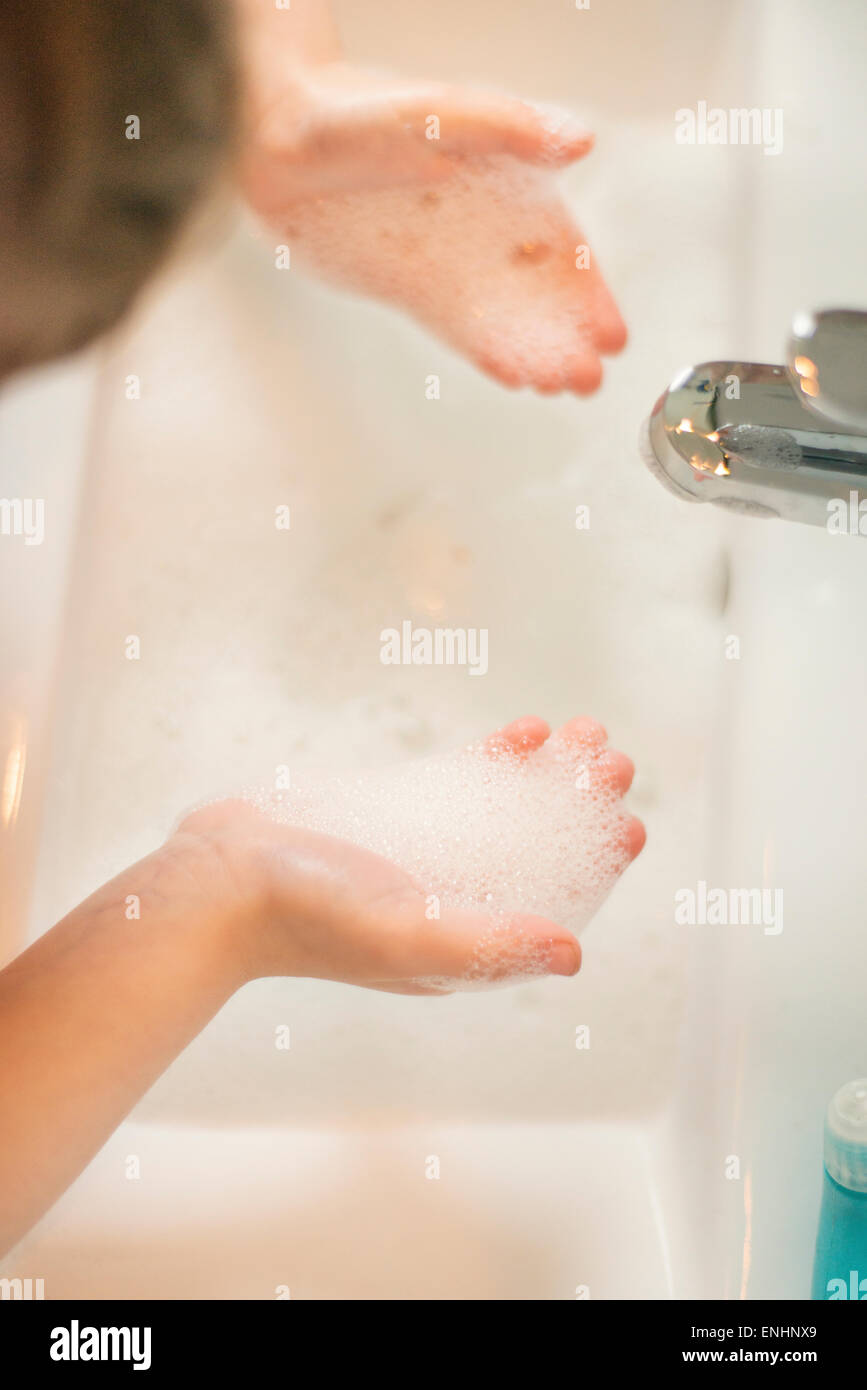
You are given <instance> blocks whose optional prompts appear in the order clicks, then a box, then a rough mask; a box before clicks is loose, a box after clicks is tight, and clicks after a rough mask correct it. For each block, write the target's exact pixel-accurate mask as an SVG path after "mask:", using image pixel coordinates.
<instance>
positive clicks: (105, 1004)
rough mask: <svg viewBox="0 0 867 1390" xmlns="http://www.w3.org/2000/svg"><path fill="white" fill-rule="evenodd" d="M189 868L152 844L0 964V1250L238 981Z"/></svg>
mask: <svg viewBox="0 0 867 1390" xmlns="http://www.w3.org/2000/svg"><path fill="white" fill-rule="evenodd" d="M200 868H201V871H202V872H205V873H206V872H208V867H207V866H206V865H204V864H202V865H201V866H200V865H198V864H197V863H195V862H184V863H181V862H180V860H179V857H178V856H177V854H176V853H175V852H174V850H173V849H172V848H171V847H169V846H166V847H164V848H163V849H161V850H158V851H157V852H156V853H155V854H152V855H150V856H148V858H147V859H144V860H142V861H141V862H140V863H139V864H136V865H134V866H133V867H132V868H131V869H128V870H126V871H125V872H124V873H123V874H121V875H120V876H119V877H118V878H116V879H114V880H113V881H112V882H111V883H109V884H106V885H105V887H103V888H101V889H99V891H98V892H97V893H95V894H93V896H92V897H90V898H88V899H87V901H86V902H84V903H82V904H81V906H80V907H77V908H76V909H75V910H74V911H73V912H71V913H70V914H69V916H68V917H65V918H64V919H63V921H62V922H60V923H58V925H57V926H56V927H54V928H53V930H51V931H49V932H48V933H46V935H45V936H43V937H41V938H40V940H38V941H37V942H36V943H35V944H34V945H33V946H31V947H30V949H29V950H27V951H25V952H24V953H23V954H22V955H21V956H19V957H18V958H17V959H16V960H14V961H13V962H12V963H11V964H10V965H8V966H7V967H6V969H5V970H3V971H2V973H0V1251H4V1250H6V1249H8V1248H9V1247H10V1246H11V1245H13V1244H14V1243H15V1242H16V1241H17V1240H18V1239H20V1237H21V1236H22V1235H23V1234H24V1233H25V1232H26V1231H27V1229H28V1228H29V1227H30V1226H31V1225H32V1224H33V1222H34V1221H36V1220H37V1219H38V1218H39V1217H40V1216H41V1215H42V1213H43V1212H44V1211H45V1210H46V1209H47V1208H48V1207H49V1206H50V1205H51V1203H52V1202H54V1201H55V1199H56V1198H57V1197H58V1196H59V1195H60V1194H61V1192H63V1190H64V1189H65V1188H66V1187H67V1186H68V1184H69V1183H70V1182H71V1181H72V1180H73V1179H74V1178H75V1177H76V1176H77V1174H78V1173H79V1172H80V1171H81V1170H82V1169H83V1168H84V1166H85V1165H86V1164H87V1163H88V1161H89V1160H90V1158H91V1157H92V1156H93V1155H94V1154H95V1153H96V1151H97V1150H98V1149H99V1148H100V1147H101V1145H102V1144H103V1143H104V1142H105V1140H106V1139H107V1138H108V1136H109V1135H110V1134H111V1132H112V1131H113V1130H114V1129H115V1128H116V1126H117V1125H118V1124H119V1123H120V1121H121V1120H122V1119H123V1118H124V1116H125V1115H126V1114H127V1112H128V1111H129V1110H130V1109H131V1108H132V1106H133V1105H134V1104H135V1103H136V1101H137V1100H138V1099H139V1098H140V1097H141V1096H142V1095H143V1094H144V1092H145V1091H146V1090H147V1089H148V1087H149V1086H150V1085H151V1084H152V1082H153V1081H154V1080H155V1079H156V1077H158V1076H159V1075H160V1073H161V1072H162V1071H164V1070H165V1068H166V1067H167V1066H168V1064H169V1063H170V1062H171V1061H172V1060H173V1058H174V1057H176V1056H177V1055H178V1053H179V1052H180V1051H181V1050H182V1049H183V1048H184V1047H185V1046H186V1044H187V1043H188V1042H189V1041H190V1040H191V1039H192V1038H193V1037H194V1036H195V1035H196V1034H197V1033H198V1032H199V1031H200V1030H201V1029H202V1028H203V1027H204V1025H205V1024H206V1023H207V1022H208V1020H209V1019H210V1018H211V1017H212V1016H213V1014H215V1013H216V1012H217V1010H218V1009H219V1008H220V1006H221V1005H222V1004H223V1003H224V1002H225V1000H226V999H227V998H228V997H229V995H231V994H232V993H233V991H234V990H235V989H236V988H237V987H238V985H239V984H241V983H242V977H241V974H240V972H239V970H238V967H237V963H236V960H235V956H234V954H233V951H232V949H231V947H230V945H229V935H230V927H231V923H230V922H229V920H228V917H229V914H228V910H227V913H226V920H223V914H222V913H221V911H220V909H219V907H218V906H212V907H210V908H209V909H206V910H203V909H202V907H201V905H200V903H199V895H198V893H197V891H196V885H195V882H194V879H195V876H196V874H197V873H198V871H199V869H200ZM188 879H189V880H190V881H189V883H188V882H187V880H188ZM228 901H229V898H228V896H227V902H228ZM137 912H138V913H139V914H140V915H138V916H136V913H137Z"/></svg>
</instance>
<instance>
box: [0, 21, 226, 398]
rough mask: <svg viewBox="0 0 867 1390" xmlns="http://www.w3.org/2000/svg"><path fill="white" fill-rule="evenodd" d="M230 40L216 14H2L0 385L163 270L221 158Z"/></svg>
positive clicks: (94, 323)
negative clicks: (158, 269) (165, 258)
mask: <svg viewBox="0 0 867 1390" xmlns="http://www.w3.org/2000/svg"><path fill="white" fill-rule="evenodd" d="M232 38H233V35H232V32H231V24H230V15H229V12H228V7H227V5H226V4H223V3H220V0H2V5H0V375H5V374H7V373H8V372H10V371H12V370H15V369H16V368H17V367H20V366H25V365H29V364H30V363H35V362H39V361H45V360H46V359H48V358H52V357H55V356H58V355H59V354H61V353H64V352H68V351H70V350H72V349H74V348H77V347H81V346H83V345H84V344H85V343H86V342H88V341H89V340H90V339H91V338H93V337H95V336H96V335H97V334H98V333H100V332H102V331H103V330H105V329H107V328H109V327H111V326H112V325H113V324H115V323H116V322H117V321H118V319H119V318H120V317H121V315H122V314H123V313H124V311H125V309H126V308H127V307H128V306H129V304H130V303H131V301H132V300H133V298H134V297H135V294H136V292H137V291H138V289H139V288H140V287H141V285H142V284H143V283H144V282H145V280H147V278H148V277H149V275H150V274H151V272H152V271H153V269H154V268H155V266H156V265H157V263H158V262H159V260H160V259H161V257H162V256H163V255H164V254H165V252H166V250H167V248H168V246H169V244H170V242H171V241H172V238H173V236H174V234H175V232H176V231H177V229H178V228H179V226H180V224H181V223H182V221H183V220H184V218H185V216H186V214H187V213H188V212H189V210H190V209H191V208H192V206H193V205H194V204H195V203H196V201H197V200H198V199H199V197H200V195H201V194H202V193H203V192H204V190H205V188H206V187H207V186H208V185H209V184H210V183H211V182H212V180H213V179H214V177H215V175H216V173H217V171H218V169H219V166H220V163H221V160H223V159H224V157H225V155H226V153H227V150H228V148H229V147H230V142H231V135H232V132H233V130H234V127H235V118H236V107H237V81H236V72H235V63H234V44H233V42H232ZM131 118H133V119H131ZM136 121H137V123H138V129H136ZM136 135H137V137H138V138H135V136H136Z"/></svg>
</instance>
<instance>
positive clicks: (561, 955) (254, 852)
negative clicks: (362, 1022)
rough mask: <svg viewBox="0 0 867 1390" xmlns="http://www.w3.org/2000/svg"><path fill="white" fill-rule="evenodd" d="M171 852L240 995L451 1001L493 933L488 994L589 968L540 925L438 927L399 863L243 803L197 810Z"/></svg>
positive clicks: (467, 922)
mask: <svg viewBox="0 0 867 1390" xmlns="http://www.w3.org/2000/svg"><path fill="white" fill-rule="evenodd" d="M164 853H167V854H168V855H169V856H172V857H173V856H177V859H176V867H177V868H178V869H179V870H181V872H182V873H183V875H184V878H185V879H186V881H187V883H188V884H189V885H192V884H195V886H196V892H197V896H198V903H197V906H196V909H195V910H196V912H197V913H198V914H199V915H202V916H203V917H209V918H210V920H211V921H212V922H215V923H219V924H220V926H219V937H220V941H221V943H222V950H223V952H224V955H225V959H226V964H227V969H228V973H229V978H230V979H233V980H234V984H235V986H236V987H237V986H238V985H240V984H242V983H243V982H244V981H245V980H251V979H256V978H257V977H259V976H263V975H298V976H306V977H308V978H314V979H317V978H318V979H326V980H339V981H342V982H344V983H346V984H353V985H363V986H365V987H366V988H368V989H381V990H388V991H390V992H392V993H397V994H442V993H444V992H448V990H449V989H450V988H454V987H459V986H460V984H461V983H464V982H466V984H468V985H471V984H472V982H473V979H474V972H476V971H477V970H478V969H479V954H480V950H482V951H483V950H484V947H485V944H486V943H488V942H490V941H491V940H492V928H493V929H494V930H495V931H496V933H497V935H496V943H497V948H498V949H497V952H496V956H497V959H496V964H495V965H494V968H493V969H492V970H490V971H485V973H484V976H483V978H482V977H476V978H477V980H478V983H479V985H482V984H486V985H491V984H497V983H508V982H509V979H510V975H512V973H513V969H514V973H515V975H516V976H517V977H518V978H520V977H521V974H522V967H523V965H524V964H525V963H526V962H527V960H532V961H533V963H534V970H533V973H534V974H537V975H543V974H553V975H574V974H576V972H577V971H578V968H579V966H580V963H581V948H580V946H579V945H578V942H577V941H576V940H575V938H574V936H573V935H572V933H571V932H570V931H567V930H566V928H564V927H560V926H558V925H557V924H556V923H555V922H549V921H547V920H546V919H545V918H543V917H535V916H531V915H526V914H524V915H517V916H513V917H510V918H509V919H508V921H506V922H501V923H497V924H495V923H494V920H493V919H492V917H491V915H490V914H488V913H483V912H462V911H454V910H452V911H449V910H447V909H443V910H442V912H441V914H440V915H439V917H437V918H436V919H434V920H429V919H428V917H427V916H426V915H425V909H426V898H425V895H424V894H423V893H422V892H421V891H420V889H419V888H418V887H417V886H416V885H415V884H414V883H413V882H412V880H411V879H410V877H409V876H408V875H407V874H406V873H404V871H403V870H402V869H399V868H398V867H397V865H395V864H392V863H390V862H389V860H387V859H382V858H380V856H379V855H376V854H371V853H370V852H369V851H367V850H364V849H359V848H358V846H356V845H352V844H350V843H349V842H348V841H346V840H339V839H336V838H335V837H333V836H330V835H320V834H317V833H316V832H314V831H309V830H304V829H300V828H298V827H295V826H288V825H281V824H279V823H278V822H276V821H274V820H272V819H271V818H270V817H269V816H267V815H265V814H264V813H263V812H262V811H259V810H257V809H256V807H254V806H252V805H250V804H249V803H248V802H245V801H220V802H216V803H215V804H214V805H212V806H206V807H205V808H204V809H203V810H201V811H195V812H194V813H193V814H192V815H191V816H188V817H187V818H186V820H185V821H184V822H183V823H182V824H181V826H180V827H179V829H178V831H177V832H176V833H175V835H174V836H173V837H172V839H171V840H170V841H169V844H168V845H167V846H166V848H165V851H164ZM184 891H186V890H184ZM209 901H210V902H211V903H212V907H211V908H210V909H209V908H208V906H207V904H208V902H209ZM512 966H513V969H511V968H510V967H512ZM429 982H430V983H429ZM432 982H436V983H432Z"/></svg>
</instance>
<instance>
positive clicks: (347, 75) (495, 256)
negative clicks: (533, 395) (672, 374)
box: [242, 46, 626, 394]
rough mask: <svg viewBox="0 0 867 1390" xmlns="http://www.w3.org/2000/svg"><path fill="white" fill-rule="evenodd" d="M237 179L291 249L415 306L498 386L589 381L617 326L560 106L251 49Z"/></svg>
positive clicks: (590, 387) (582, 388)
mask: <svg viewBox="0 0 867 1390" xmlns="http://www.w3.org/2000/svg"><path fill="white" fill-rule="evenodd" d="M248 70H249V71H248V87H249V90H250V98H249V103H248V104H249V111H248V121H247V136H246V145H245V150H244V155H243V160H242V182H243V186H244V190H245V193H246V196H247V198H248V199H249V201H250V203H251V205H252V207H253V208H254V209H255V210H256V211H257V212H258V213H259V214H260V216H262V217H263V218H264V219H265V220H266V221H267V222H268V223H269V224H270V225H271V226H273V227H274V229H275V231H276V232H277V233H278V234H279V236H280V237H281V239H285V240H286V241H287V242H288V244H289V246H290V250H291V252H292V254H293V255H297V257H298V260H299V262H300V263H303V262H304V261H305V260H306V262H307V263H308V264H309V265H310V266H311V267H312V268H314V269H315V270H317V271H318V272H319V273H321V274H322V275H323V276H325V277H326V278H328V279H331V280H334V281H335V282H336V283H338V284H341V285H345V286H347V287H348V288H351V289H354V290H359V291H361V292H363V293H366V294H371V295H374V296H377V297H381V298H384V299H387V300H391V301H393V302H394V303H397V304H399V305H400V306H401V307H403V308H405V309H406V310H408V311H409V312H410V313H412V314H414V315H416V316H417V317H418V318H420V319H421V320H422V321H423V322H424V323H425V324H427V326H428V327H429V328H431V329H432V330H433V332H435V333H436V334H438V335H439V336H440V337H442V338H444V339H445V340H446V341H447V342H449V343H451V344H452V346H453V347H455V348H456V349H457V350H458V351H459V352H462V353H463V354H464V355H465V356H466V357H468V358H470V360H471V361H473V362H475V363H476V365H477V366H479V367H480V368H481V369H482V370H483V371H485V372H487V373H489V374H490V375H491V376H494V377H496V378H497V380H499V381H501V382H503V383H504V384H506V385H509V386H532V387H535V388H536V389H537V390H539V391H544V392H553V391H560V390H571V391H576V392H579V393H581V394H587V393H589V392H592V391H595V390H596V388H597V387H598V386H599V383H600V381H601V378H602V367H601V362H600V356H601V355H602V354H605V353H614V352H619V351H620V349H621V348H622V347H623V345H624V343H625V341H626V329H625V327H624V324H623V321H622V319H621V317H620V314H619V313H618V310H617V307H616V305H615V303H614V300H613V299H612V297H611V295H610V293H609V291H608V289H607V287H606V285H605V283H604V281H603V279H602V276H601V275H600V273H599V271H598V269H597V266H596V260H595V254H593V253H592V252H591V250H590V248H589V247H588V246H587V244H586V240H585V238H584V235H583V233H582V232H581V230H580V229H579V227H578V226H577V225H576V223H575V222H574V220H573V219H572V217H571V214H570V213H569V211H568V209H567V207H566V205H565V203H564V202H563V200H562V198H561V197H560V194H559V192H558V190H557V188H556V184H555V181H554V177H553V174H554V173H555V172H556V170H557V169H559V168H562V167H563V166H565V165H568V164H570V163H573V162H574V161H575V160H577V159H580V158H581V157H582V156H583V155H585V154H586V153H587V152H588V151H589V150H590V148H591V146H592V143H593V138H592V136H591V135H590V134H589V132H588V131H587V130H585V129H584V128H583V127H582V126H580V125H579V123H578V122H577V121H575V120H574V119H573V118H572V117H570V116H569V115H568V113H565V112H562V111H554V110H551V109H548V108H546V107H544V106H536V105H533V104H531V103H528V102H523V101H518V100H515V99H513V98H510V97H503V96H499V95H497V94H494V93H487V92H483V91H478V90H474V89H472V88H461V87H454V86H450V85H446V84H435V83H420V82H402V81H399V80H396V79H393V78H388V77H383V76H381V75H379V74H376V73H371V72H368V71H366V70H364V69H359V68H354V67H351V66H349V65H348V64H345V63H342V62H339V61H333V62H327V63H323V64H320V65H318V66H317V65H307V64H300V63H297V62H296V63H294V64H292V63H289V62H287V59H286V55H285V54H284V53H283V52H282V51H281V49H280V47H279V46H277V47H274V46H269V47H267V48H265V47H262V48H260V49H257V56H256V57H255V58H254V59H251V60H250V63H249V64H248Z"/></svg>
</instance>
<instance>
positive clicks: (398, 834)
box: [164, 718, 644, 994]
mask: <svg viewBox="0 0 867 1390" xmlns="http://www.w3.org/2000/svg"><path fill="white" fill-rule="evenodd" d="M549 735H550V731H549V729H548V726H547V724H545V723H544V721H543V720H541V719H535V718H530V719H521V720H516V721H515V722H514V723H513V724H510V725H508V726H507V727H506V728H505V729H503V730H500V731H499V732H498V733H496V734H494V735H493V736H492V737H491V738H489V739H487V740H485V742H484V743H482V744H480V745H478V746H475V747H472V748H468V749H464V750H462V751H461V752H459V753H456V754H453V755H451V756H448V757H443V758H434V759H427V760H424V761H421V762H415V763H409V764H405V765H403V766H401V767H399V768H397V769H395V770H393V771H392V772H390V773H386V774H383V775H382V776H380V777H377V776H373V777H369V778H364V777H358V776H353V777H352V778H350V779H348V780H347V781H340V780H339V779H325V780H322V779H313V780H312V781H310V782H308V783H307V785H306V786H305V785H302V787H301V788H300V789H299V791H298V793H297V795H296V796H295V798H294V799H293V800H292V801H291V804H290V805H289V807H288V808H287V807H285V806H284V807H282V808H281V810H280V812H279V814H280V815H281V816H282V819H278V818H275V817H272V816H271V815H269V814H266V813H265V812H264V811H262V810H259V809H257V807H256V806H254V805H253V804H251V803H250V802H247V801H221V802H216V803H214V804H212V805H209V806H205V807H203V808H202V809H201V810H198V811H195V812H193V813H192V814H191V815H190V816H187V817H186V819H185V820H184V821H183V822H182V823H181V825H180V826H179V828H178V830H177V831H176V832H175V834H174V835H173V836H172V837H171V839H170V840H169V842H168V845H167V846H166V847H165V851H164V856H165V862H171V860H172V859H173V858H175V859H176V861H177V864H178V866H179V868H180V869H181V871H182V876H181V875H176V882H177V884H178V885H179V888H178V891H180V893H181V894H182V895H183V894H185V893H186V890H187V885H188V884H192V885H195V886H196V889H197V891H196V894H195V895H194V897H193V899H192V900H191V902H190V904H189V906H188V907H187V908H186V909H183V910H184V914H185V915H186V916H193V917H196V918H198V919H203V920H204V919H208V918H210V919H211V920H213V921H215V922H217V923H219V924H222V926H221V927H220V931H219V934H220V938H221V940H222V941H223V942H224V944H225V947H226V949H227V952H228V956H229V959H230V961H231V962H232V964H231V967H230V968H231V969H234V970H236V971H237V972H238V976H239V978H238V982H239V983H240V980H242V979H250V978H254V977H255V976H258V975H305V976H312V977H318V978H324V979H331V980H341V981H345V982H347V983H350V984H356V985H365V986H367V987H369V988H375V989H389V990H394V991H399V992H401V993H414V994H416V993H430V992H435V993H442V992H444V991H447V990H450V989H454V988H482V987H485V986H489V985H492V984H500V983H505V984H507V983H510V982H512V981H516V980H520V979H522V978H527V977H529V976H538V975H545V974H559V975H572V974H574V973H575V972H576V971H577V969H578V966H579V963H580V959H581V955H580V949H579V947H578V943H577V941H576V940H575V937H574V936H573V934H572V932H571V931H570V930H568V928H567V925H566V924H567V922H568V923H570V924H571V925H573V926H575V927H576V928H580V926H581V925H583V923H584V922H585V921H586V920H587V919H588V917H589V916H590V915H592V912H593V911H594V910H595V908H596V907H598V906H599V903H600V902H601V900H602V899H603V898H604V896H605V894H606V893H607V892H608V890H609V889H610V887H611V886H612V885H613V883H614V882H615V881H616V878H617V877H618V875H619V874H620V873H622V871H623V870H624V869H625V868H626V866H627V865H628V864H629V862H630V861H631V860H632V859H633V858H634V857H635V855H636V854H637V853H638V852H639V850H640V849H641V846H642V844H643V843H644V829H643V827H642V825H641V823H640V822H639V821H637V820H635V819H634V818H632V817H630V816H629V815H628V813H627V812H626V810H625V809H624V808H623V804H622V800H621V798H622V796H623V793H624V792H625V791H626V790H627V788H628V786H629V784H630V782H631V779H632V764H631V762H630V760H629V759H628V758H626V757H624V756H623V755H622V754H620V753H617V752H615V751H613V750H612V749H609V748H608V747H607V744H606V739H605V731H604V729H602V728H601V726H600V725H598V724H595V723H594V722H593V721H592V720H587V719H577V720H573V721H571V722H570V723H568V724H565V725H563V727H562V728H561V729H559V730H558V731H557V732H556V733H555V734H553V735H550V736H549ZM579 772H580V773H582V776H581V778H578V777H577V774H578V773H579ZM576 782H577V783H578V785H577V787H576ZM287 814H288V816H289V818H290V820H291V821H292V823H289V824H287V823H286V816H287ZM395 814H396V816H397V819H398V821H399V823H400V824H399V826H397V825H395V823H394V819H393V817H394V815H395ZM540 817H541V821H540ZM323 826H324V827H325V828H326V829H327V830H328V832H329V833H327V834H326V833H321V831H322V828H323ZM344 834H353V835H356V836H357V837H359V838H362V839H363V843H364V845H365V846H366V847H365V848H362V847H361V846H360V845H359V844H356V843H351V842H350V841H349V840H348V839H344V838H340V837H341V836H342V835H344ZM449 846H451V848H449ZM377 849H379V850H381V851H382V852H383V854H385V853H389V854H393V855H394V856H395V857H397V858H400V859H401V860H402V862H403V863H405V864H406V863H409V864H411V865H412V866H413V870H414V872H415V873H416V874H417V875H418V878H419V880H422V879H423V880H424V882H421V881H419V882H417V881H414V879H413V878H412V877H410V875H409V874H408V873H407V872H405V871H404V869H403V868H400V867H398V865H397V864H396V863H392V862H391V860H390V859H388V858H385V857H381V855H380V853H375V852H372V851H373V850H377ZM445 885H448V887H447V892H446V893H445V895H444V897H442V898H441V897H440V896H437V894H441V893H443V888H444V886H445ZM432 889H433V890H436V892H435V894H434V895H433V897H434V900H435V902H436V911H435V913H433V914H431V913H429V911H428V909H429V907H430V904H431V901H432V898H431V890H432ZM446 899H447V900H446ZM477 902H487V903H490V906H486V907H485V909H484V910H466V909H465V908H464V909H458V908H456V907H455V906H454V904H455V903H462V904H465V905H468V907H469V908H473V905H474V904H475V903H477ZM449 904H451V906H450V905H449ZM540 913H541V914H547V913H551V914H552V915H557V916H558V917H559V916H561V915H562V919H563V920H561V921H560V922H555V921H552V920H550V919H549V917H548V916H547V915H540Z"/></svg>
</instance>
